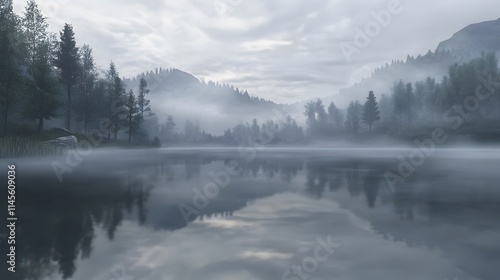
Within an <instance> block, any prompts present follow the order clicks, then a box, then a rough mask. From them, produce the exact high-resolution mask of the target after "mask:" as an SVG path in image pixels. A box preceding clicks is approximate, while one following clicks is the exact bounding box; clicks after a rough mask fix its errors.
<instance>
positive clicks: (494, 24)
mask: <svg viewBox="0 0 500 280" xmlns="http://www.w3.org/2000/svg"><path fill="white" fill-rule="evenodd" d="M492 51H493V52H496V53H497V57H500V19H498V20H493V21H486V22H481V23H476V24H471V25H469V26H467V27H465V28H464V29H462V30H460V31H458V32H457V33H455V34H454V35H453V36H452V37H451V38H450V39H448V40H445V41H443V42H441V43H440V44H439V46H438V48H437V49H436V51H434V52H432V51H430V50H429V52H428V53H427V54H425V55H423V56H422V55H419V56H417V57H412V56H408V57H407V59H406V61H392V63H391V64H386V65H384V66H382V67H380V68H378V69H376V70H375V71H374V72H373V73H372V75H371V76H370V77H367V78H365V79H363V80H361V81H360V82H358V83H356V84H354V85H353V86H351V87H350V88H346V89H342V90H340V92H339V94H337V95H333V96H330V97H327V98H324V99H323V101H324V103H325V104H328V103H330V102H332V101H333V102H334V103H335V104H336V105H337V106H339V107H341V108H346V107H347V105H348V104H349V102H350V101H353V100H358V101H362V102H364V101H365V99H366V96H367V95H368V92H369V91H370V90H373V91H374V92H375V94H376V95H377V96H378V97H380V95H382V94H390V93H391V87H392V85H393V84H394V82H396V81H399V80H403V81H404V82H405V83H407V82H416V81H421V80H424V79H425V78H427V77H431V78H434V79H436V81H438V82H439V81H441V79H442V78H443V76H445V75H447V74H448V69H449V67H450V66H451V65H452V64H455V63H459V64H460V63H466V62H468V61H470V60H472V59H474V58H478V57H480V56H481V53H482V52H492ZM305 103H306V102H302V103H300V106H302V107H303V105H305ZM296 106H299V105H296Z"/></svg>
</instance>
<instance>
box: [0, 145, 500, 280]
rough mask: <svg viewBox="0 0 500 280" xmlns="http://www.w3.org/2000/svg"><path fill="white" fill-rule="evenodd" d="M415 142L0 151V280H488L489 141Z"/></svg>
mask: <svg viewBox="0 0 500 280" xmlns="http://www.w3.org/2000/svg"><path fill="white" fill-rule="evenodd" d="M413 152H414V150H412V149H410V148H396V147H394V148H309V149H305V148H297V149H295V148H266V149H260V150H251V149H243V150H241V149H240V150H238V149H231V148H198V149H196V148H183V149H181V148H179V149H158V150H105V149H103V150H95V151H93V152H91V153H89V154H88V155H84V156H82V157H81V158H80V159H66V158H61V157H53V158H39V159H15V160H10V161H6V160H1V161H0V164H1V166H2V170H4V171H2V173H4V174H1V175H0V178H2V180H4V179H5V180H4V181H6V175H7V168H6V166H7V164H12V163H14V164H16V211H17V218H18V220H17V222H16V225H17V231H16V273H15V274H13V273H9V274H6V276H7V278H2V279H75V280H115V279H116V280H132V279H147V280H152V279H162V280H163V279H175V280H178V279H217V280H223V279H231V280H233V279H244V280H246V279H249V280H250V279H294V280H295V279H300V280H306V279H345V280H351V279H352V280H359V279H384V280H388V279H389V280H390V279H394V280H396V279H398V280H399V279H415V280H417V279H418V280H422V279H440V280H444V279H451V280H454V279H459V280H465V279H484V280H497V279H499V275H500V242H499V240H500V219H499V213H500V185H499V182H500V172H499V171H500V169H499V166H500V149H486V148H484V149H479V148H470V147H468V148H448V149H438V150H436V151H434V152H433V153H430V154H429V156H425V157H424V158H418V157H415V153H413ZM412 156H413V157H412ZM68 163H69V164H68ZM54 168H55V170H56V171H54ZM2 205H4V201H2ZM2 212H4V213H3V214H2V215H3V216H2V219H3V220H5V215H6V213H5V211H2ZM5 245H6V243H5V242H2V243H1V244H0V246H2V252H5V251H6V250H7V248H6V247H5ZM2 257H3V258H5V255H4V254H3V253H2ZM2 260H4V259H2ZM2 263H3V265H5V261H2ZM2 270H3V271H2V274H3V273H4V272H5V271H6V268H5V269H2Z"/></svg>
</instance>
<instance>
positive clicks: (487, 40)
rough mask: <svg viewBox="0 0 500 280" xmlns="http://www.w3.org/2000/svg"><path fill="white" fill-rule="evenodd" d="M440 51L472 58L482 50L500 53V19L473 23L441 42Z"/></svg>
mask: <svg viewBox="0 0 500 280" xmlns="http://www.w3.org/2000/svg"><path fill="white" fill-rule="evenodd" d="M437 50H438V51H451V52H453V53H455V54H457V55H458V54H460V55H462V56H463V57H464V58H467V59H469V60H470V59H472V58H475V57H477V56H479V55H480V54H481V52H483V51H486V52H496V53H497V55H498V54H499V53H500V19H497V20H491V21H485V22H480V23H476V24H471V25H469V26H467V27H465V28H464V29H462V30H460V31H458V32H457V33H455V34H454V35H453V36H452V37H451V38H450V39H448V40H446V41H443V42H441V43H440V44H439V46H438V48H437Z"/></svg>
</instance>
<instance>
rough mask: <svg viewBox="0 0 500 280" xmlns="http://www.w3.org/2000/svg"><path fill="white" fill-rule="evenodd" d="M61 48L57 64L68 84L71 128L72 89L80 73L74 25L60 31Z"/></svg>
mask: <svg viewBox="0 0 500 280" xmlns="http://www.w3.org/2000/svg"><path fill="white" fill-rule="evenodd" d="M60 36H61V37H60V41H59V49H58V51H57V58H56V66H57V67H58V68H59V70H60V75H61V80H62V82H63V83H64V84H65V85H66V97H67V99H66V116H65V118H66V129H68V130H71V111H72V109H73V108H72V100H71V90H72V87H73V85H75V84H76V82H77V80H78V74H79V71H80V69H79V54H78V48H77V47H76V42H75V33H74V32H73V27H72V26H71V25H69V24H67V23H66V24H65V25H64V29H63V31H61V32H60Z"/></svg>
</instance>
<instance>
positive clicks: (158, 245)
mask: <svg viewBox="0 0 500 280" xmlns="http://www.w3.org/2000/svg"><path fill="white" fill-rule="evenodd" d="M353 215H354V214H353V213H352V212H350V211H348V210H346V209H343V208H340V207H339V205H338V204H337V203H336V202H332V201H331V200H326V199H323V200H315V199H312V198H307V197H303V196H301V195H297V194H292V193H283V194H277V195H274V196H271V197H267V198H263V199H259V200H256V201H255V202H254V203H252V204H250V205H249V206H247V207H246V208H244V209H242V210H240V211H237V212H235V213H234V215H233V216H231V217H224V218H212V219H210V220H205V221H202V222H201V221H197V222H195V223H193V224H190V225H189V226H188V227H186V228H183V229H180V230H178V231H174V232H164V231H153V230H149V229H145V228H139V227H137V226H136V225H135V224H133V223H128V222H127V223H125V224H124V225H123V227H122V231H121V233H117V235H116V237H115V240H114V242H111V243H104V244H98V245H97V246H96V247H95V249H94V253H93V255H92V256H91V259H90V260H89V261H87V262H82V263H80V264H79V269H78V271H77V273H76V274H75V279H82V280H83V279H85V280H91V279H95V280H97V279H101V278H99V277H98V276H96V277H90V278H87V277H85V276H86V275H89V274H87V272H88V271H89V270H106V268H107V267H113V266H116V265H119V264H126V267H127V268H128V269H129V271H130V274H131V275H134V276H138V277H139V279H146V280H153V279H280V278H281V276H282V274H283V272H285V271H286V270H288V269H289V268H290V266H291V265H296V264H300V263H301V262H302V260H303V259H304V258H305V257H308V256H311V255H312V254H313V250H314V249H315V247H316V246H317V243H316V239H317V238H318V237H322V238H326V237H327V236H331V237H332V241H333V242H335V243H338V244H340V245H341V247H339V248H337V249H335V250H334V253H333V254H332V256H331V258H330V259H328V260H327V261H326V262H323V263H321V264H320V266H319V268H318V270H317V272H315V274H314V275H313V277H314V278H313V279H346V280H355V279H356V280H358V279H373V275H377V277H379V278H380V279H414V280H417V279H418V280H421V279H446V277H450V275H464V274H463V273H462V272H460V271H456V270H455V269H454V268H453V264H452V263H451V262H449V261H448V260H446V259H444V258H443V257H442V256H441V255H440V253H439V252H430V251H427V250H425V249H422V248H411V247H408V246H407V245H406V244H405V243H403V242H396V243H393V242H391V241H388V240H385V239H383V238H382V237H381V236H380V235H377V234H374V233H373V232H372V231H367V230H366V226H367V225H369V223H368V222H367V221H365V220H363V219H361V218H359V217H357V216H353ZM213 225H217V226H213ZM109 256H116V257H115V258H112V259H110V258H109ZM422 268H425V269H422ZM141 273H142V274H141ZM90 275H91V274H90ZM460 279H471V278H467V277H461V278H460Z"/></svg>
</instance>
